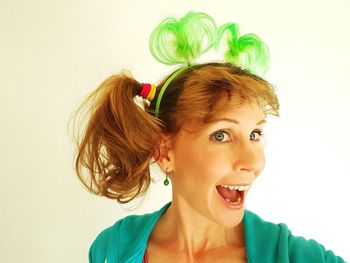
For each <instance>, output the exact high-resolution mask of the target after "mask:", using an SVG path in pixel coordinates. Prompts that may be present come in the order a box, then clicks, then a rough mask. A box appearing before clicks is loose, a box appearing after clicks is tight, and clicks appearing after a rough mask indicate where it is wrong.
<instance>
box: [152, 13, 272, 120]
mask: <svg viewBox="0 0 350 263" xmlns="http://www.w3.org/2000/svg"><path fill="white" fill-rule="evenodd" d="M224 35H225V38H224V40H223V41H222V38H223V37H224ZM222 42H225V44H226V46H225V49H226V52H225V54H224V60H225V61H229V62H232V63H234V64H236V65H239V66H240V67H241V68H244V69H248V70H249V71H250V72H251V73H253V74H256V75H261V76H262V75H264V74H265V73H266V71H267V69H268V66H269V50H268V47H267V46H266V44H265V43H264V42H263V41H262V40H261V39H260V38H259V37H258V36H257V35H255V34H253V33H250V34H246V35H243V36H239V30H238V26H237V24H235V23H226V24H224V25H222V26H221V27H219V28H217V26H216V24H215V21H214V20H213V19H212V18H211V17H210V16H209V15H207V14H205V13H201V12H193V11H190V12H188V13H187V14H186V15H185V16H184V17H182V18H181V19H180V20H179V21H177V20H176V19H175V18H173V17H168V18H166V19H164V20H163V21H162V22H161V23H160V24H159V25H158V26H157V27H156V28H155V29H154V30H153V32H152V34H151V36H150V39H149V48H150V51H151V53H152V55H153V57H154V58H155V59H156V60H158V61H159V62H161V63H163V64H167V65H174V64H185V65H186V66H184V67H181V68H180V69H178V70H177V71H175V73H174V74H173V75H172V76H171V77H170V78H169V79H168V80H167V81H166V82H165V83H164V85H163V87H162V88H161V90H160V92H159V95H158V98H157V102H156V108H155V111H156V112H155V114H156V117H158V115H159V108H160V102H161V100H162V97H163V94H164V92H165V90H166V88H167V87H168V85H169V84H170V82H171V81H172V80H173V79H174V78H176V77H177V76H178V75H179V74H181V73H182V72H183V71H185V70H186V69H188V68H189V67H191V66H192V65H193V64H194V61H195V60H196V59H197V58H198V57H200V56H201V55H202V54H204V53H205V52H207V51H208V50H209V49H211V48H212V47H214V48H215V49H216V50H218V49H219V47H221V45H222Z"/></svg>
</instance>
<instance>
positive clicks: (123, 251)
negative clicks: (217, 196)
mask: <svg viewBox="0 0 350 263" xmlns="http://www.w3.org/2000/svg"><path fill="white" fill-rule="evenodd" d="M170 205H171V202H169V203H168V204H166V205H165V206H163V207H162V208H161V209H160V210H158V211H156V212H154V213H150V214H145V215H131V216H127V217H125V218H123V219H120V220H118V221H117V222H116V223H115V224H114V225H113V226H110V227H108V228H106V229H105V230H103V231H102V232H101V233H100V234H99V235H98V236H97V237H96V239H95V240H94V242H93V243H92V245H91V247H90V250H89V262H90V263H105V262H107V263H141V262H142V259H143V256H144V253H145V251H146V247H147V241H148V238H149V236H150V234H151V231H152V229H153V227H154V225H155V224H156V223H157V221H158V219H159V218H160V216H161V215H162V214H163V213H164V212H165V211H166V209H167V208H168V207H169V206H170ZM243 224H244V234H245V242H246V251H247V259H248V262H249V263H263V262H266V263H272V262H278V263H287V262H298V263H299V262H300V263H309V262H311V263H322V262H327V263H342V262H345V261H344V260H343V259H342V258H340V257H337V256H335V255H334V253H333V252H332V251H330V250H328V251H326V250H325V248H324V246H322V245H320V244H319V243H317V242H316V241H315V240H306V239H304V238H302V237H296V236H293V235H292V234H291V231H290V230H289V229H288V228H287V226H286V225H285V224H277V225H276V224H273V223H270V222H266V221H264V220H262V219H261V218H260V217H258V216H257V215H256V214H254V213H252V212H250V211H248V210H245V211H244V217H243Z"/></svg>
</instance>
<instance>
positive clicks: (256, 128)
mask: <svg viewBox="0 0 350 263" xmlns="http://www.w3.org/2000/svg"><path fill="white" fill-rule="evenodd" d="M233 103H234V102H233ZM264 120H265V116H264V114H263V112H262V111H261V109H260V108H259V107H258V105H256V104H250V105H249V104H244V105H241V106H240V107H239V108H237V107H230V109H228V110H226V111H225V112H224V114H223V115H222V117H220V119H219V120H215V121H214V122H212V123H210V124H209V125H208V126H206V127H205V128H204V130H201V131H200V132H199V133H189V132H187V131H188V130H189V131H191V130H193V128H194V126H193V125H194V123H188V124H186V125H185V126H184V127H183V129H181V131H180V132H179V133H178V134H177V136H176V137H174V138H173V145H172V147H173V148H172V153H173V160H174V163H173V165H174V166H173V176H172V178H171V180H172V185H173V198H176V199H178V200H183V201H184V202H186V203H187V204H188V205H189V207H191V209H193V210H195V211H196V212H198V213H199V214H200V215H202V216H203V217H205V218H207V219H209V220H211V221H213V222H215V223H217V224H219V225H223V226H225V227H233V226H235V225H237V224H238V223H239V222H241V220H242V217H243V211H244V199H245V195H246V193H247V190H243V192H244V193H243V192H242V191H241V192H240V194H239V195H237V191H235V190H229V189H226V188H222V187H220V186H219V185H226V186H251V185H252V184H253V182H254V180H255V178H256V177H257V176H258V175H259V174H260V173H261V172H262V170H263V169H264V166H265V156H264V151H263V145H262V143H261V141H260V140H261V139H262V138H261V137H260V135H259V133H261V132H263V127H264V122H265V121H264ZM186 130H187V131H186ZM241 190H242V189H241ZM230 191H232V192H230ZM219 192H221V194H220V193H219ZM234 193H236V194H234ZM222 196H224V197H222ZM229 196H230V198H228V197H229ZM238 196H240V197H241V201H240V202H237V198H238ZM225 197H226V199H231V200H236V202H237V203H238V205H237V204H236V205H234V204H232V202H231V203H230V202H228V200H227V201H226V200H225ZM238 201H239V200H238ZM239 204H240V205H239Z"/></svg>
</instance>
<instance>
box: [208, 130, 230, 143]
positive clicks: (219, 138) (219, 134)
mask: <svg viewBox="0 0 350 263" xmlns="http://www.w3.org/2000/svg"><path fill="white" fill-rule="evenodd" d="M226 138H228V139H229V138H230V134H229V133H228V132H227V131H216V132H214V133H213V134H212V135H210V139H211V140H213V141H215V142H227V140H226V141H225V139H226Z"/></svg>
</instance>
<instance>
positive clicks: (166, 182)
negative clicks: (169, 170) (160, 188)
mask: <svg viewBox="0 0 350 263" xmlns="http://www.w3.org/2000/svg"><path fill="white" fill-rule="evenodd" d="M168 184H169V180H168V176H166V178H165V180H164V185H165V186H167V185H168Z"/></svg>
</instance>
